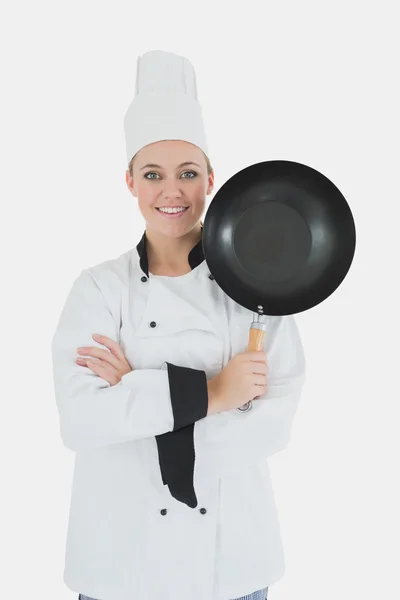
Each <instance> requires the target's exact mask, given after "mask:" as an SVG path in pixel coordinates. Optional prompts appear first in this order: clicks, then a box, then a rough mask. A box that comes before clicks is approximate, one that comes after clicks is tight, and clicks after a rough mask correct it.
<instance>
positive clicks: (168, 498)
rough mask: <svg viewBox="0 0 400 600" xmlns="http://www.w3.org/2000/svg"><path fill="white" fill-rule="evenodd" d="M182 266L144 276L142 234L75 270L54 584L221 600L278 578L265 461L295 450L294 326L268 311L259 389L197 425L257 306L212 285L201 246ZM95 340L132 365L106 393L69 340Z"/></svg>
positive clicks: (64, 369) (56, 368)
mask: <svg viewBox="0 0 400 600" xmlns="http://www.w3.org/2000/svg"><path fill="white" fill-rule="evenodd" d="M188 260H189V264H190V266H191V268H192V270H191V271H190V272H189V273H187V274H185V275H182V276H180V277H166V276H156V275H153V274H151V273H149V272H148V262H147V252H146V236H145V234H143V237H142V239H141V240H140V242H139V244H138V245H137V246H136V247H133V248H132V249H130V250H128V251H127V252H125V253H124V254H122V255H120V256H118V257H117V258H114V259H112V260H108V261H106V262H103V263H101V264H97V265H95V266H93V267H91V268H86V269H84V270H83V271H81V273H80V274H79V275H78V276H77V278H76V279H75V280H74V282H73V284H72V288H71V290H70V292H69V295H68V297H67V299H66V302H65V304H64V307H63V309H62V311H61V315H60V318H59V322H58V325H57V328H56V331H55V333H54V336H53V340H52V357H53V373H54V385H55V397H56V402H57V407H58V413H59V419H60V434H61V438H62V441H63V443H64V445H65V446H66V447H67V448H69V449H71V450H73V451H74V453H75V467H74V477H73V485H72V492H71V503H70V513H69V524H68V532H67V539H66V553H65V568H64V582H65V584H66V585H67V587H69V588H70V589H71V590H73V591H75V592H78V593H82V594H84V595H87V596H90V597H93V598H97V599H99V600H159V599H160V598H163V600H187V599H188V598H190V599H191V600H229V599H232V598H238V597H240V596H244V595H246V594H249V593H251V592H254V591H255V590H258V589H261V588H264V587H267V586H270V585H271V584H272V583H273V582H275V581H277V580H278V579H280V578H281V577H282V576H283V574H284V572H285V564H284V555H283V548H282V541H281V536H280V528H279V522H278V516H277V511H276V506H275V501H274V494H273V490H272V486H271V480H270V475H269V469H268V463H267V461H266V459H267V457H268V456H271V455H272V454H274V453H276V452H279V451H280V450H283V449H284V448H285V447H286V446H287V444H288V442H289V439H290V434H291V428H292V423H293V418H294V415H295V412H296V410H297V407H298V403H299V399H300V395H301V390H302V386H303V383H304V379H305V358H304V352H303V347H302V343H301V340H300V336H299V332H298V328H297V325H296V323H295V320H294V317H293V316H285V317H277V316H268V315H267V316H266V325H267V329H266V336H265V341H264V348H265V350H266V352H267V358H268V365H269V375H268V387H267V390H266V392H265V394H264V395H263V396H262V397H261V398H260V399H257V400H254V401H253V403H252V408H251V410H249V411H247V412H240V411H239V410H237V409H233V410H227V411H224V412H221V413H218V414H213V415H209V416H207V401H208V399H207V385H206V381H207V379H210V378H212V377H214V376H215V375H217V374H218V373H219V372H220V371H221V369H222V368H223V367H224V366H225V365H226V364H227V363H228V361H229V360H230V359H231V358H232V356H234V355H235V354H237V353H239V352H242V351H245V350H247V343H248V335H249V326H250V323H251V320H252V312H251V311H249V310H247V309H245V308H243V307H242V306H240V305H239V304H237V303H236V302H234V301H233V300H231V299H230V298H229V297H228V296H227V295H226V294H225V293H224V292H223V291H222V290H221V289H220V287H219V286H218V285H217V283H216V281H215V280H214V279H213V278H212V276H211V275H210V272H209V269H208V267H207V263H206V261H205V259H204V256H203V253H202V245H201V241H200V242H199V243H198V244H197V245H196V246H195V247H194V248H193V249H192V251H191V252H190V254H189V257H188ZM94 333H99V334H103V335H106V336H108V337H110V338H112V339H113V340H116V341H117V342H118V343H119V344H120V345H121V347H122V349H123V351H124V354H125V356H126V358H127V360H128V362H129V364H130V365H131V367H132V369H133V370H132V371H131V372H129V373H127V374H126V375H124V376H123V377H122V380H121V381H120V382H119V383H118V384H116V385H113V386H111V385H110V384H109V383H108V382H107V381H105V380H104V379H102V378H101V377H99V376H98V375H96V374H94V373H93V372H92V371H91V370H90V369H89V368H87V367H84V366H80V365H78V364H76V362H75V360H76V358H77V348H78V347H79V346H98V347H101V348H103V349H104V346H102V345H101V344H99V343H97V342H95V340H93V338H92V334H94ZM244 402H245V399H244ZM244 402H243V403H244Z"/></svg>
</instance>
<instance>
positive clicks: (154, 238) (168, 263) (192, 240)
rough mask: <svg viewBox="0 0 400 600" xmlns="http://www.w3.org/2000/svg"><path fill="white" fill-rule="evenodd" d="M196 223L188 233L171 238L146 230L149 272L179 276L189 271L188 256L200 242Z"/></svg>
mask: <svg viewBox="0 0 400 600" xmlns="http://www.w3.org/2000/svg"><path fill="white" fill-rule="evenodd" d="M201 233H202V232H201V225H200V223H198V224H197V225H196V227H194V228H193V229H192V230H191V231H190V232H189V233H187V234H186V235H183V236H181V237H178V238H171V237H168V236H165V235H162V234H160V233H158V232H155V231H152V230H147V229H146V248H147V259H148V263H149V271H150V272H151V273H153V274H154V275H167V276H172V277H173V276H179V275H184V274H185V273H188V272H189V271H191V268H190V265H189V262H188V256H189V253H190V251H191V250H192V248H193V247H194V246H195V245H196V244H197V243H198V242H199V241H200V240H201Z"/></svg>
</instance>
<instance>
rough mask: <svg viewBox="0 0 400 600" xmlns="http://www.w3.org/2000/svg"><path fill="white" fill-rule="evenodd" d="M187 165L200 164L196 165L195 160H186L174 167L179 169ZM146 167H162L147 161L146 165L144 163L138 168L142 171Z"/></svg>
mask: <svg viewBox="0 0 400 600" xmlns="http://www.w3.org/2000/svg"><path fill="white" fill-rule="evenodd" d="M188 165H196V166H197V167H200V165H198V164H197V163H195V162H192V161H187V162H183V163H181V164H180V165H178V166H177V167H176V168H177V169H180V168H181V167H187V166H188ZM148 167H151V168H152V169H162V166H161V165H156V164H154V163H147V165H144V167H141V168H140V170H141V171H143V169H146V168H148Z"/></svg>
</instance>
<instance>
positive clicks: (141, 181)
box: [125, 140, 214, 237]
mask: <svg viewBox="0 0 400 600" xmlns="http://www.w3.org/2000/svg"><path fill="white" fill-rule="evenodd" d="M182 163H185V164H182ZM125 178H126V183H127V186H128V188H129V190H130V192H131V193H132V195H133V196H134V197H135V198H137V199H138V204H139V209H140V211H141V213H142V215H143V218H144V219H145V221H146V224H147V228H150V229H152V230H154V231H157V232H158V233H162V234H164V235H168V236H171V237H180V236H182V235H185V234H186V233H188V232H189V231H191V230H192V229H193V228H194V227H195V225H196V224H197V223H198V221H199V220H200V219H201V217H202V214H203V212H204V209H205V204H206V196H207V195H209V194H210V193H211V192H212V190H213V187H214V173H212V174H211V175H210V176H209V175H208V173H207V163H206V160H205V157H204V154H203V152H202V151H201V150H200V148H198V147H197V146H195V145H193V144H190V143H189V142H184V141H181V140H162V141H160V142H155V143H154V144H149V145H148V146H145V147H144V148H142V149H141V150H140V151H139V152H138V153H137V155H136V158H135V160H134V162H133V177H131V176H130V174H129V170H127V171H126V177H125ZM163 208H164V209H171V208H174V209H175V210H178V211H179V212H175V211H174V212H173V213H172V214H171V213H167V212H165V211H164V212H163V211H162V210H160V209H163ZM181 209H183V210H181Z"/></svg>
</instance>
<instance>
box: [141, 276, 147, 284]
mask: <svg viewBox="0 0 400 600" xmlns="http://www.w3.org/2000/svg"><path fill="white" fill-rule="evenodd" d="M140 281H143V283H146V281H147V277H146V276H145V275H143V277H142V278H141V280H140Z"/></svg>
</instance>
